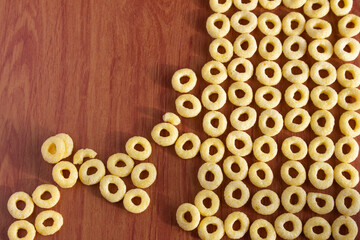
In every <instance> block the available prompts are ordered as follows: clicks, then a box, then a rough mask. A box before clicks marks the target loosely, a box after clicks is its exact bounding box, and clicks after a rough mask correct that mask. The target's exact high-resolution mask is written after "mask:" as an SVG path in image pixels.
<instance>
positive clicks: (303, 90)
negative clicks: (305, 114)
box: [284, 83, 309, 108]
mask: <svg viewBox="0 0 360 240" xmlns="http://www.w3.org/2000/svg"><path fill="white" fill-rule="evenodd" d="M296 93H298V94H300V98H298V99H297V98H295V94H296ZM284 96H285V102H286V103H287V105H289V107H291V108H301V107H303V106H305V105H306V104H307V102H308V101H309V89H308V88H307V87H306V86H305V85H304V84H301V83H294V84H291V85H290V87H288V88H287V89H286V91H285V94H284ZM296 97H297V96H296Z"/></svg>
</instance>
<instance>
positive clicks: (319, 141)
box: [309, 136, 335, 162]
mask: <svg viewBox="0 0 360 240" xmlns="http://www.w3.org/2000/svg"><path fill="white" fill-rule="evenodd" d="M321 146H323V147H324V148H325V151H324V152H320V151H319V149H318V148H319V147H321ZM334 150H335V146H334V142H333V141H332V140H331V139H330V138H328V137H325V136H319V137H316V138H314V139H313V140H312V141H311V142H310V144H309V156H310V158H311V159H312V160H314V161H318V162H325V161H327V160H329V159H330V158H331V157H332V155H333V154H334Z"/></svg>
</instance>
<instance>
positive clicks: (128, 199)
mask: <svg viewBox="0 0 360 240" xmlns="http://www.w3.org/2000/svg"><path fill="white" fill-rule="evenodd" d="M136 197H138V198H140V204H138V205H136V204H135V203H133V201H132V199H133V198H136ZM123 204H124V208H125V209H126V210H127V211H128V212H131V213H142V212H143V211H145V210H146V209H147V208H148V206H149V204H150V197H149V195H148V194H147V192H145V191H144V190H142V189H140V188H135V189H131V190H129V191H127V192H126V193H125V196H124V200H123Z"/></svg>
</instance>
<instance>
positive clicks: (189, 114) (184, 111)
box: [128, 93, 201, 160]
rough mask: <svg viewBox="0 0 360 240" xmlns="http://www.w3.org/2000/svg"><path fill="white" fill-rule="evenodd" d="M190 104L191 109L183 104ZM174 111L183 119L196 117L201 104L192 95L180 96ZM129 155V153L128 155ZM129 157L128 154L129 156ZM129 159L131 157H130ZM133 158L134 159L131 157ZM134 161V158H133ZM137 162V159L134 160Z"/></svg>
mask: <svg viewBox="0 0 360 240" xmlns="http://www.w3.org/2000/svg"><path fill="white" fill-rule="evenodd" d="M186 102H190V103H191V105H192V107H191V108H188V107H186V106H185V105H184V103H186ZM175 106H176V111H177V112H178V113H179V115H180V116H182V117H184V118H193V117H196V116H197V115H198V114H199V113H200V112H201V102H200V101H199V99H198V98H197V97H195V96H194V95H192V94H188V93H187V94H182V95H180V96H179V97H178V98H177V99H176V100H175ZM128 154H129V153H128ZM129 155H130V154H129ZM130 157H132V156H131V155H130ZM133 158H134V157H133ZM134 159H136V158H134ZM136 160H137V159H136Z"/></svg>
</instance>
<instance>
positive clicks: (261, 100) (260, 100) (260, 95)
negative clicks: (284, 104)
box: [255, 86, 281, 109]
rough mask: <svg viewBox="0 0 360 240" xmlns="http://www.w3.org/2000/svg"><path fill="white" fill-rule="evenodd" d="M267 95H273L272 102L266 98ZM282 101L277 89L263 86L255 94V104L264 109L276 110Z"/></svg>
mask: <svg viewBox="0 0 360 240" xmlns="http://www.w3.org/2000/svg"><path fill="white" fill-rule="evenodd" d="M265 95H266V96H267V95H271V98H270V100H268V99H267V98H265ZM280 101H281V92H280V91H279V90H278V89H277V88H273V87H270V86H263V87H260V88H258V89H257V90H256V92H255V102H256V104H257V105H258V106H259V107H261V108H263V109H269V108H275V107H277V105H279V103H280Z"/></svg>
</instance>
